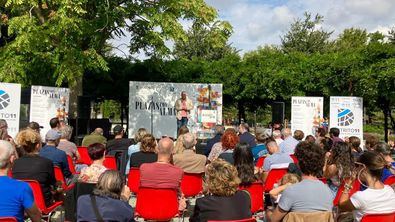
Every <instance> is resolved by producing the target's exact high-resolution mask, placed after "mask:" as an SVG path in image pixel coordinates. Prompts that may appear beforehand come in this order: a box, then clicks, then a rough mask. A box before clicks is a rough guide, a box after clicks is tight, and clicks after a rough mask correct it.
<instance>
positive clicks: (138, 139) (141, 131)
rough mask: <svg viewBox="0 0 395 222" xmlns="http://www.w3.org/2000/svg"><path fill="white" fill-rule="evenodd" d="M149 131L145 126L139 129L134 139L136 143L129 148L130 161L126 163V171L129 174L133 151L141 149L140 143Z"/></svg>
mask: <svg viewBox="0 0 395 222" xmlns="http://www.w3.org/2000/svg"><path fill="white" fill-rule="evenodd" d="M147 134H148V132H147V130H146V129H145V128H140V129H138V130H137V132H136V134H135V135H134V141H135V142H136V144H132V145H130V146H129V148H128V163H127V164H126V170H125V173H126V174H129V169H130V156H131V155H132V154H133V153H137V152H139V151H140V145H141V140H142V139H143V137H144V136H145V135H147Z"/></svg>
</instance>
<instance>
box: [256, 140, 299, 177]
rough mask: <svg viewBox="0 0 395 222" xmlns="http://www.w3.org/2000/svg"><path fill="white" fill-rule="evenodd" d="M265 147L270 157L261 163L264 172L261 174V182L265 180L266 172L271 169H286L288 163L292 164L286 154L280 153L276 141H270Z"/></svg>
mask: <svg viewBox="0 0 395 222" xmlns="http://www.w3.org/2000/svg"><path fill="white" fill-rule="evenodd" d="M284 142H285V141H284ZM266 146H267V149H268V150H269V154H270V155H269V156H267V157H266V158H265V161H264V163H263V167H262V168H263V170H264V171H265V172H264V173H263V181H265V180H266V177H267V175H268V172H269V171H270V170H271V169H273V168H283V167H288V165H289V164H290V163H293V162H294V161H293V160H292V158H291V157H290V156H289V154H288V153H282V152H280V148H279V147H278V145H277V143H276V141H270V142H268V143H267V144H266Z"/></svg>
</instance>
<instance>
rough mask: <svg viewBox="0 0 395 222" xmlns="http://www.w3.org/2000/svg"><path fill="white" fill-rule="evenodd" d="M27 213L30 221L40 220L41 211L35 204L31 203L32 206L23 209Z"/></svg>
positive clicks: (36, 221) (39, 221)
mask: <svg viewBox="0 0 395 222" xmlns="http://www.w3.org/2000/svg"><path fill="white" fill-rule="evenodd" d="M25 211H26V213H27V215H28V216H29V218H30V219H31V220H32V222H41V212H40V210H39V209H38V208H37V206H36V204H35V203H33V206H32V207H30V208H29V209H25Z"/></svg>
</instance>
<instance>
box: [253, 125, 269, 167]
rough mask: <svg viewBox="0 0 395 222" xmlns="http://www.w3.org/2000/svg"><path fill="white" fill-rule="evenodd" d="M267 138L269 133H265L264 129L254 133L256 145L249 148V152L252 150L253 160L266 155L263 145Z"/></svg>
mask: <svg viewBox="0 0 395 222" xmlns="http://www.w3.org/2000/svg"><path fill="white" fill-rule="evenodd" d="M268 138H269V135H267V134H266V132H264V131H258V132H257V133H256V143H257V145H256V146H255V147H252V148H251V152H252V156H253V158H254V161H257V160H258V159H259V157H261V156H266V155H267V154H268V152H267V148H266V145H265V143H266V141H267V139H268Z"/></svg>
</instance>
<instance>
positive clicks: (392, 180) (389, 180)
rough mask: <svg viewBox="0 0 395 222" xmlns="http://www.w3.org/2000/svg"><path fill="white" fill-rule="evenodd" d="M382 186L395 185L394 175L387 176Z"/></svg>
mask: <svg viewBox="0 0 395 222" xmlns="http://www.w3.org/2000/svg"><path fill="white" fill-rule="evenodd" d="M384 184H385V185H390V186H391V185H392V184H395V175H392V176H389V177H388V178H387V179H385V181H384Z"/></svg>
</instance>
